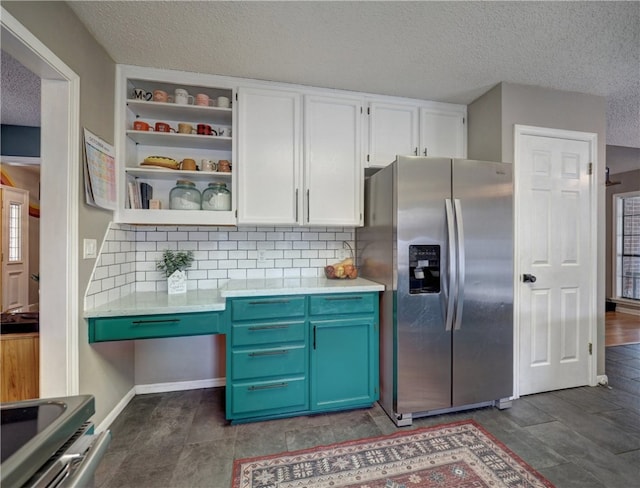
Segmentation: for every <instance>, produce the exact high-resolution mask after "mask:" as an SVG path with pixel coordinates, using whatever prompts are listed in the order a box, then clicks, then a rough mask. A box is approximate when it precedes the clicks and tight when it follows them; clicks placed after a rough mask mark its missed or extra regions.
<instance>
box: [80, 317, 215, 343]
mask: <svg viewBox="0 0 640 488" xmlns="http://www.w3.org/2000/svg"><path fill="white" fill-rule="evenodd" d="M88 322H89V342H90V343H93V342H104V341H125V340H134V339H156V338H161V337H184V336H194V335H207V334H224V333H226V322H225V320H224V317H223V313H222V312H193V313H174V314H156V315H130V316H123V317H92V318H89V319H88Z"/></svg>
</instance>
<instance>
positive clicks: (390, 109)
mask: <svg viewBox="0 0 640 488" xmlns="http://www.w3.org/2000/svg"><path fill="white" fill-rule="evenodd" d="M399 154H401V155H404V156H406V155H417V154H418V107H417V106H415V105H413V106H412V105H402V104H391V103H378V102H372V103H371V104H370V105H369V154H368V155H367V161H368V163H369V164H368V166H369V167H373V168H380V167H384V166H387V165H388V164H389V163H392V162H393V161H394V160H395V159H396V156H397V155H399Z"/></svg>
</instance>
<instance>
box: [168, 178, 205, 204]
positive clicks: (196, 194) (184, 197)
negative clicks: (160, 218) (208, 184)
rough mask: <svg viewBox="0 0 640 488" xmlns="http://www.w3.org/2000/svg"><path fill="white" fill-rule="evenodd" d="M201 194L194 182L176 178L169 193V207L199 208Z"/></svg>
mask: <svg viewBox="0 0 640 488" xmlns="http://www.w3.org/2000/svg"><path fill="white" fill-rule="evenodd" d="M201 202H202V196H201V195H200V190H198V189H197V188H196V184H195V183H193V182H192V181H188V180H178V181H177V182H176V186H174V187H173V188H172V189H171V192H170V193H169V207H170V208H171V209H172V210H200V205H201Z"/></svg>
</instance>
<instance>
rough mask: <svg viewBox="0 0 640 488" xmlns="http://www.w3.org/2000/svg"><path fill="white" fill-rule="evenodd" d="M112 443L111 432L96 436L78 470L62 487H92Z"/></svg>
mask: <svg viewBox="0 0 640 488" xmlns="http://www.w3.org/2000/svg"><path fill="white" fill-rule="evenodd" d="M110 442H111V431H109V430H105V431H104V432H102V433H101V434H98V435H97V436H96V439H95V441H93V445H92V446H91V448H90V449H89V451H88V452H87V455H86V456H85V458H84V461H82V462H81V463H80V464H79V466H78V467H77V468H75V469H74V471H73V473H72V474H71V476H69V477H68V478H67V479H66V480H64V482H63V483H62V486H64V488H82V487H85V486H92V483H93V476H94V475H95V473H96V470H97V469H98V465H99V464H100V461H102V458H103V457H104V455H105V453H106V452H107V448H108V447H109V443H110Z"/></svg>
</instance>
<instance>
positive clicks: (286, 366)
mask: <svg viewBox="0 0 640 488" xmlns="http://www.w3.org/2000/svg"><path fill="white" fill-rule="evenodd" d="M306 362H307V348H306V347H304V345H301V346H292V347H277V348H270V349H254V350H250V351H233V352H232V353H231V377H232V378H233V380H234V381H235V380H242V379H248V378H264V377H268V376H290V375H297V374H304V373H305V365H306Z"/></svg>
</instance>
